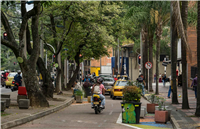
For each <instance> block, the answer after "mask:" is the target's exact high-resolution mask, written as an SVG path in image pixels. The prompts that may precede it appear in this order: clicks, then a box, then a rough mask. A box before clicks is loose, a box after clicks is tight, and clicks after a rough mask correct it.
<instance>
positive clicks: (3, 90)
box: [0, 86, 12, 94]
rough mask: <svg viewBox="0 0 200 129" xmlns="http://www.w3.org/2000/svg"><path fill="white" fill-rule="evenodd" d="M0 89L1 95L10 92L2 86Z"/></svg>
mask: <svg viewBox="0 0 200 129" xmlns="http://www.w3.org/2000/svg"><path fill="white" fill-rule="evenodd" d="M0 88H1V94H4V93H9V92H12V91H11V90H10V89H9V88H5V87H2V86H0Z"/></svg>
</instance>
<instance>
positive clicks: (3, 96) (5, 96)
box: [1, 94, 10, 99]
mask: <svg viewBox="0 0 200 129" xmlns="http://www.w3.org/2000/svg"><path fill="white" fill-rule="evenodd" d="M1 98H8V99H10V95H6V94H1Z"/></svg>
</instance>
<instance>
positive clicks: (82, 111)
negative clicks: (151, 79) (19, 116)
mask: <svg viewBox="0 0 200 129" xmlns="http://www.w3.org/2000/svg"><path fill="white" fill-rule="evenodd" d="M120 102H122V100H121V99H117V100H112V99H110V97H109V96H106V108H105V109H104V110H103V111H102V112H101V113H100V114H95V112H94V109H91V104H80V105H71V106H69V107H66V108H64V109H62V110H60V111H58V112H55V113H53V114H50V115H48V116H45V117H43V118H40V119H37V120H34V121H31V122H29V123H26V124H23V125H20V126H17V127H14V128H13V129H130V127H126V126H123V125H120V124H117V123H116V122H117V119H118V117H119V115H120V113H121V104H120Z"/></svg>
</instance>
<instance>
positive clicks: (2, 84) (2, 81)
mask: <svg viewBox="0 0 200 129" xmlns="http://www.w3.org/2000/svg"><path fill="white" fill-rule="evenodd" d="M1 86H2V87H4V86H6V83H5V79H4V78H3V77H1Z"/></svg>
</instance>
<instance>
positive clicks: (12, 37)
mask: <svg viewBox="0 0 200 129" xmlns="http://www.w3.org/2000/svg"><path fill="white" fill-rule="evenodd" d="M1 22H2V24H3V26H4V28H5V30H6V32H7V34H8V40H10V41H11V43H13V45H14V46H15V47H18V44H17V43H16V41H15V37H14V35H13V32H12V30H11V28H10V25H9V22H8V19H7V18H6V16H5V14H4V12H3V11H1Z"/></svg>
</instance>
